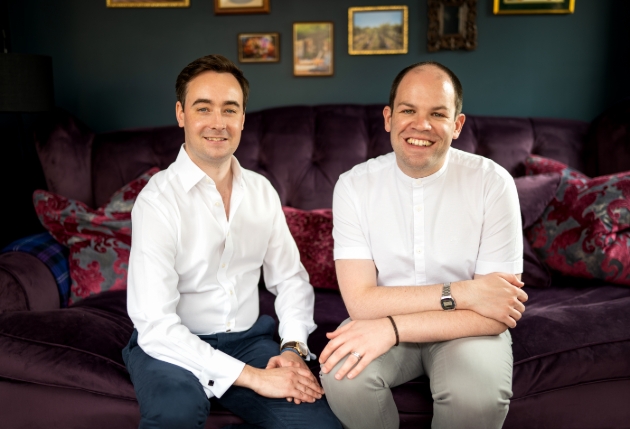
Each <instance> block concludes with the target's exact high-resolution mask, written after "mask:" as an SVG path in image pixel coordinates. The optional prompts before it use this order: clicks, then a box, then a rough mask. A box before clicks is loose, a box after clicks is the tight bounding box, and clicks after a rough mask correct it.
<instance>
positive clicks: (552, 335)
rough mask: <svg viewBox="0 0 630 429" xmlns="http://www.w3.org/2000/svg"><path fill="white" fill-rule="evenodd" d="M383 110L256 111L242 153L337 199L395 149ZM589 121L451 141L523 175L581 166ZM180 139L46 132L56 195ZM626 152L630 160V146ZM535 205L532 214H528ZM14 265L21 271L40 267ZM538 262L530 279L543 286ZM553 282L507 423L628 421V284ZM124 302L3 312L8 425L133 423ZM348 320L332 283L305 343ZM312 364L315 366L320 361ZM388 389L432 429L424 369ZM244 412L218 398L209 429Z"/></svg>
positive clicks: (293, 186) (130, 173)
mask: <svg viewBox="0 0 630 429" xmlns="http://www.w3.org/2000/svg"><path fill="white" fill-rule="evenodd" d="M382 107H383V106H382V105H371V106H362V105H330V106H316V107H308V106H297V107H284V108H277V109H268V110H265V111H261V112H255V113H249V114H248V115H247V119H246V123H245V130H244V132H243V138H242V141H241V145H240V147H239V149H238V151H237V153H236V156H237V157H238V159H239V160H240V162H241V164H242V165H243V166H244V167H246V168H249V169H252V170H254V171H257V172H260V173H261V174H263V175H265V176H266V177H268V178H269V180H270V181H271V183H272V184H273V185H274V186H275V187H276V189H277V190H278V192H279V194H280V198H281V202H282V204H283V205H287V206H292V207H296V208H299V209H303V210H312V209H318V208H329V207H330V206H331V202H332V191H333V187H334V184H335V182H336V180H337V178H338V176H339V174H341V173H342V172H344V171H346V170H348V169H349V168H351V167H352V166H353V165H355V164H356V163H359V162H362V161H364V160H366V159H368V158H371V157H374V156H378V155H381V154H384V153H387V152H389V151H391V145H390V142H389V136H388V134H387V133H386V132H385V131H384V129H383V117H382ZM586 130H587V124H586V123H583V122H578V121H569V120H555V119H526V118H493V117H481V116H469V117H468V118H467V121H466V124H465V125H464V130H463V132H462V135H461V137H460V138H459V139H458V140H456V141H454V143H453V146H454V147H457V148H461V149H463V150H467V151H470V152H474V153H478V154H481V155H484V156H488V157H491V158H492V159H494V160H495V161H497V162H498V163H499V164H501V165H502V166H504V167H505V168H506V169H507V170H508V171H510V172H511V173H512V174H513V175H514V176H515V177H518V176H520V175H522V173H523V170H524V167H523V162H524V160H525V157H526V156H527V155H529V154H530V153H535V154H539V155H541V156H545V157H549V158H553V159H557V160H558V161H561V162H564V163H566V164H568V165H570V166H572V167H574V168H577V169H580V170H582V169H583V167H584V160H585V157H584V147H583V142H584V138H585V135H586ZM602 138H603V137H602ZM182 141H183V134H182V130H181V129H179V128H177V127H175V126H173V127H163V128H154V129H146V130H131V131H120V132H113V133H107V134H101V135H97V136H94V135H93V134H92V133H90V132H89V131H88V130H86V129H85V128H84V127H82V126H81V125H80V124H78V123H77V122H76V121H74V120H73V119H71V118H66V119H60V120H59V122H58V124H57V127H56V128H55V130H54V132H53V133H52V134H51V135H50V138H49V139H46V138H43V137H42V138H40V140H39V143H38V152H39V156H40V159H41V161H42V164H43V166H44V171H45V173H46V175H47V180H48V185H49V190H51V191H53V192H57V193H60V194H62V195H64V196H66V197H69V198H75V199H79V200H82V201H84V202H86V203H88V204H90V205H91V206H92V207H94V205H95V204H96V205H102V204H103V203H104V202H105V201H106V200H107V199H108V198H109V197H110V196H111V194H112V193H113V192H114V191H115V190H116V189H119V188H120V187H121V186H123V185H124V184H125V183H128V182H129V181H131V180H132V179H134V178H135V177H137V176H138V175H140V174H141V173H142V172H144V171H146V170H147V169H148V168H150V167H152V166H159V167H161V168H165V167H167V166H168V165H169V164H170V163H171V162H172V161H173V160H174V159H175V156H176V155H177V151H178V150H179V147H180V145H181V143H182ZM92 142H93V143H92ZM611 153H612V152H611ZM618 155H619V156H620V157H621V156H623V157H624V159H625V160H626V161H628V162H630V161H629V160H630V158H629V157H628V156H627V155H622V154H618ZM90 157H91V159H92V163H91V164H90V162H89V159H90ZM535 211H537V209H536V210H533V209H532V211H531V212H530V211H529V209H528V211H527V213H525V214H526V218H527V219H529V216H530V215H531V216H532V217H533V216H535ZM527 255H528V251H527V246H526V250H525V259H526V261H525V262H526V265H525V267H526V268H525V274H528V272H531V270H529V269H528V268H527V263H528V262H527V259H528V256H527ZM3 256H4V255H3ZM3 256H2V257H3ZM2 257H0V286H2V287H0V293H8V294H9V295H11V294H12V297H11V300H12V302H14V303H16V307H14V308H12V309H18V308H19V309H25V308H24V305H25V304H24V302H25V298H24V296H25V295H24V293H23V292H20V290H19V289H16V288H15V287H13V289H6V290H5V287H4V280H3V277H2V276H3V275H4V274H3V271H2V270H3V267H4V266H5V265H3V263H2V262H3V261H2V260H1V258H2ZM534 258H535V256H534ZM37 262H39V261H37ZM530 262H531V263H532V264H533V265H536V261H535V260H532V261H530ZM20 264H23V265H22V268H21V270H22V271H23V272H26V271H28V270H30V269H32V268H31V267H32V266H33V265H32V264H31V262H29V261H21V262H20ZM40 264H41V263H40ZM41 268H42V269H43V270H47V269H46V268H45V266H43V264H42V267H41ZM538 268H540V267H538ZM544 269H545V267H544V266H542V270H543V271H542V272H539V273H538V274H537V275H538V276H539V279H538V280H536V281H540V282H541V283H544V282H545V281H548V272H544ZM45 272H46V273H47V274H48V276H49V277H50V278H49V279H43V278H42V279H41V284H37V286H38V287H41V288H49V290H51V291H53V293H55V294H56V286H55V283H54V279H53V278H52V275H50V273H49V272H48V271H45ZM528 282H533V280H530V281H528ZM553 284H554V286H553V287H551V288H548V289H528V291H527V292H528V294H529V296H530V300H529V303H528V306H527V311H526V312H525V315H524V317H523V319H522V320H521V321H520V322H519V324H518V326H517V327H516V329H514V330H513V331H512V335H513V338H514V346H513V350H514V358H515V365H514V397H513V400H512V406H511V410H510V413H509V414H508V418H507V421H506V424H505V427H506V428H531V427H545V428H552V427H553V428H555V427H585V428H586V427H624V425H625V426H627V422H628V421H630V415H629V411H628V410H629V409H628V407H626V406H625V404H624V403H623V402H622V400H623V398H627V397H628V396H630V368H629V366H630V361H629V360H628V356H630V338H629V335H630V330H628V326H630V312H628V311H627V309H628V306H629V305H630V290H629V289H628V288H624V287H617V286H612V285H602V284H601V283H599V284H592V282H591V283H589V282H584V281H576V280H575V279H570V278H566V277H555V278H554V279H553ZM7 291H8V292H7ZM20 293H21V295H20ZM1 298H2V297H0V302H2V300H1ZM124 298H125V295H124V292H109V293H105V294H103V295H101V296H97V297H93V298H89V299H86V300H84V301H82V302H81V303H79V304H77V305H75V306H73V307H71V308H69V309H64V310H55V311H41V312H28V311H4V312H3V313H0V350H2V353H0V403H2V404H3V406H2V407H0V421H2V422H3V424H5V425H7V426H8V427H38V426H43V425H46V427H48V428H50V427H64V428H65V427H89V428H100V427H103V428H106V427H117V428H134V427H137V422H138V409H137V403H136V401H135V398H134V393H133V387H132V386H131V383H130V381H129V377H128V375H127V373H126V370H125V368H124V366H123V365H122V360H121V355H120V352H121V349H122V347H123V346H124V345H125V344H126V342H127V340H128V338H129V335H130V333H131V329H132V325H131V322H130V321H129V319H128V317H127V315H126V308H125V299H124ZM273 300H274V297H273V296H272V295H271V294H270V293H269V292H267V291H265V290H262V291H261V293H260V302H261V313H263V314H271V315H274V311H273ZM347 316H348V314H347V311H346V309H345V306H344V304H343V300H342V299H341V296H340V295H339V293H338V292H336V291H332V290H317V291H316V301H315V322H316V323H317V324H318V329H317V330H316V331H315V332H314V333H313V334H312V335H311V336H310V338H309V345H310V347H311V348H312V349H313V350H314V351H315V352H316V353H319V352H320V351H321V349H322V348H323V347H324V345H325V344H326V342H327V339H326V337H325V333H326V332H329V331H332V330H334V329H335V328H336V327H337V326H338V324H339V323H340V322H341V321H342V320H344V319H345V318H346V317H347ZM311 369H312V370H313V371H314V372H315V373H317V372H318V365H317V362H316V361H314V362H312V363H311ZM393 393H394V398H395V400H396V403H397V405H398V407H399V410H400V418H401V427H402V428H410V427H427V428H428V427H430V422H431V417H432V399H431V393H430V389H429V384H428V380H427V379H426V378H424V377H421V378H419V379H417V380H413V381H412V382H409V383H406V384H404V385H402V386H398V387H396V388H394V389H393ZM213 407H214V405H213ZM34 409H37V410H38V412H39V414H41V415H36V413H33V412H32V411H33V410H34ZM68 410H72V412H68ZM237 421H239V420H238V419H237V418H235V417H234V416H232V415H231V414H229V413H226V412H223V411H221V410H220V409H219V408H218V407H214V408H213V414H212V415H211V418H210V419H209V420H208V424H207V426H206V427H207V428H219V427H221V426H223V425H225V424H228V423H230V422H237ZM44 422H46V423H44Z"/></svg>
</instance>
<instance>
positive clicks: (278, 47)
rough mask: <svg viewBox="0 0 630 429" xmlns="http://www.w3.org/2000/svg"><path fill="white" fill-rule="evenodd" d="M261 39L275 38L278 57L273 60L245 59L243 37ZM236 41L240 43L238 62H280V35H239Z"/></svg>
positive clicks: (272, 33) (270, 33) (271, 33)
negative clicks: (266, 37) (262, 37)
mask: <svg viewBox="0 0 630 429" xmlns="http://www.w3.org/2000/svg"><path fill="white" fill-rule="evenodd" d="M248 36H249V37H261V36H271V37H273V38H275V41H276V42H277V43H276V56H275V58H273V59H270V60H269V59H267V60H265V59H258V58H251V59H250V58H245V57H243V43H242V40H241V38H243V37H248ZM236 40H237V43H238V61H239V62H240V63H277V62H279V61H280V33H275V32H269V33H238V34H237V36H236Z"/></svg>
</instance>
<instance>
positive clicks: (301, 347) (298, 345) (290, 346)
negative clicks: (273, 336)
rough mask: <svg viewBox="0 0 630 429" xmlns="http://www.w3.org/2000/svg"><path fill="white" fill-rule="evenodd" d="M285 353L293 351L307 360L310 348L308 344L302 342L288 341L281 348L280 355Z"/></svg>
mask: <svg viewBox="0 0 630 429" xmlns="http://www.w3.org/2000/svg"><path fill="white" fill-rule="evenodd" d="M285 351H292V352H294V353H297V354H298V355H299V356H300V357H301V358H302V359H306V357H307V356H308V347H306V344H304V343H302V342H300V341H287V342H286V343H284V344H282V345H281V346H280V353H282V352H285Z"/></svg>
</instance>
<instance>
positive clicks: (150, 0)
mask: <svg viewBox="0 0 630 429" xmlns="http://www.w3.org/2000/svg"><path fill="white" fill-rule="evenodd" d="M106 5H107V7H188V6H190V0H106Z"/></svg>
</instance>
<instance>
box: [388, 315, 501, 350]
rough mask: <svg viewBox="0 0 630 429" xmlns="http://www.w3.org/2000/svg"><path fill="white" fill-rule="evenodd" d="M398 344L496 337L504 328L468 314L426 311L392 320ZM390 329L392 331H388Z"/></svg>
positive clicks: (479, 316) (484, 318)
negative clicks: (396, 330) (397, 336)
mask: <svg viewBox="0 0 630 429" xmlns="http://www.w3.org/2000/svg"><path fill="white" fill-rule="evenodd" d="M394 321H395V323H396V327H397V328H398V335H399V339H400V341H401V342H413V343H428V342H437V341H448V340H454V339H456V338H464V337H479V336H483V335H499V334H500V333H502V332H504V331H505V330H506V329H507V326H506V325H504V324H503V323H501V322H497V321H496V320H494V319H489V318H487V317H484V316H481V315H480V314H477V313H475V312H474V311H470V310H455V311H427V312H424V313H416V314H405V315H400V316H395V317H394ZM392 329H393V327H392Z"/></svg>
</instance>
